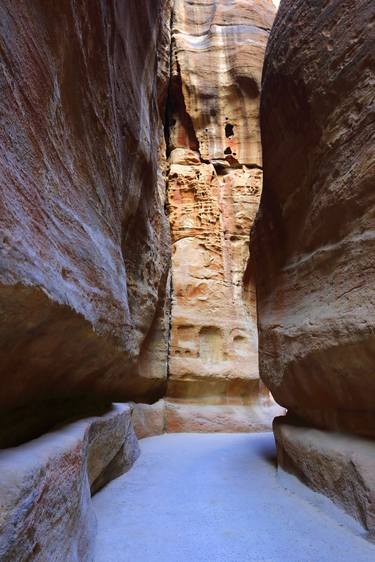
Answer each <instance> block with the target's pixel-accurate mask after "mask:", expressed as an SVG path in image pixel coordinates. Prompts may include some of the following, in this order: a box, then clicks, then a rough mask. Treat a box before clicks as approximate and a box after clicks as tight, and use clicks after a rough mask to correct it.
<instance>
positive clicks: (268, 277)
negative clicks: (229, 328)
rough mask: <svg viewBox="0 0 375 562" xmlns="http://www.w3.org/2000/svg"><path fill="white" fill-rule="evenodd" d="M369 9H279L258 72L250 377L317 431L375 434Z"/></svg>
mask: <svg viewBox="0 0 375 562" xmlns="http://www.w3.org/2000/svg"><path fill="white" fill-rule="evenodd" d="M374 18H375V4H374V3H373V2H371V1H370V0H361V1H360V2H358V3H356V6H355V9H353V4H352V3H351V2H350V1H349V0H347V1H346V0H345V1H341V0H340V1H339V0H330V1H328V2H315V3H306V2H303V1H297V2H294V1H293V2H292V1H291V0H290V1H289V0H285V1H284V2H282V3H281V7H280V10H279V12H278V16H277V19H276V22H275V25H274V28H273V32H272V34H271V38H270V42H269V47H268V51H267V57H266V62H265V69H264V81H263V94H262V108H261V121H262V140H263V150H264V191H263V196H262V202H261V206H260V214H259V219H258V220H257V221H256V225H255V231H254V239H253V245H252V249H253V255H254V258H255V262H256V263H255V272H256V280H257V293H258V313H259V328H260V369H261V376H262V378H263V380H264V381H265V382H266V384H267V385H268V386H269V388H270V389H271V390H272V392H273V394H274V396H275V398H276V399H277V400H278V401H279V402H280V403H281V404H283V405H284V406H286V407H287V408H289V409H290V410H291V411H293V412H294V413H297V414H299V415H300V416H301V417H302V418H304V419H305V420H308V421H311V422H314V423H317V424H319V425H321V426H323V427H328V428H333V429H335V428H337V429H344V430H349V431H353V432H358V433H362V434H371V435H375V433H374V432H375V424H374V421H375V372H374V365H375V337H374V327H375V293H374V290H373V287H374V282H375V261H374V251H375V220H374V217H375V215H374V209H375V192H374V189H373V182H374V173H375V155H374V128H373V120H374V112H375V106H374V61H375V49H374V47H375V41H374V33H373V25H374Z"/></svg>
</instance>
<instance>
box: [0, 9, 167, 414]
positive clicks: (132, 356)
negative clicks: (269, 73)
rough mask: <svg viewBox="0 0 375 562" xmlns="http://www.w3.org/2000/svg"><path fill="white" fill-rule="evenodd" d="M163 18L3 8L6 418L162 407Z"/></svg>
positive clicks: (0, 370) (2, 374)
mask: <svg viewBox="0 0 375 562" xmlns="http://www.w3.org/2000/svg"><path fill="white" fill-rule="evenodd" d="M170 9H171V6H170V1H169V0H153V1H152V2H149V1H148V0H129V1H127V2H121V1H119V0H110V1H104V0H99V1H98V2H90V1H89V0H83V1H82V2H78V3H76V2H73V1H71V0H62V1H59V2H57V3H56V2H44V1H43V0H36V1H33V2H12V1H11V0H5V1H4V2H1V6H0V49H1V53H2V65H1V74H0V84H1V91H2V96H1V116H0V120H1V126H0V173H1V177H2V182H1V208H0V221H1V241H0V252H1V254H0V260H1V262H0V314H1V318H2V321H1V325H0V365H1V367H0V380H1V387H2V392H1V397H0V408H1V411H2V413H4V412H7V411H9V410H11V409H13V410H14V409H15V408H19V407H22V406H24V405H26V404H35V403H36V402H37V401H38V402H42V401H44V400H45V399H47V398H48V399H51V398H53V399H58V398H60V397H64V398H66V397H69V398H71V397H79V396H82V395H84V396H94V395H95V396H99V397H100V398H101V399H104V398H106V399H117V400H127V399H129V398H132V399H140V398H141V399H143V400H146V401H147V400H153V399H155V398H156V397H157V396H159V395H161V394H163V392H164V388H165V384H166V360H165V359H166V353H167V332H168V322H166V321H165V310H166V308H165V305H166V302H167V301H168V295H167V287H168V283H167V276H168V269H169V259H170V240H169V226H168V220H167V218H166V215H165V212H164V203H165V144H164V130H163V117H164V112H165V103H166V94H167V89H168V80H169V45H170V37H169V33H170V32H169V29H170ZM151 356H152V358H153V359H152V360H153V363H152V364H151V363H150V357H151ZM51 415H52V412H51Z"/></svg>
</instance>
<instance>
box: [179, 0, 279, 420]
mask: <svg viewBox="0 0 375 562" xmlns="http://www.w3.org/2000/svg"><path fill="white" fill-rule="evenodd" d="M273 18H274V6H273V4H272V2H271V0H251V1H250V2H249V1H247V0H246V1H244V0H233V1H230V2H224V1H221V0H206V1H204V2H202V1H199V2H198V1H195V0H194V1H191V2H186V1H184V0H176V1H175V3H174V13H173V20H172V22H173V23H172V53H171V59H172V60H171V85H170V92H169V102H168V112H169V113H168V115H169V123H168V125H169V128H168V131H169V139H168V141H169V153H170V156H169V160H170V173H169V183H168V204H169V216H170V222H171V233H172V243H173V257H172V284H173V299H172V315H171V329H172V332H171V344H170V365H169V374H170V377H169V383H168V397H169V398H171V399H174V400H185V401H188V402H192V401H193V402H194V401H201V402H205V403H208V404H209V403H211V404H215V403H218V404H220V403H233V402H234V403H240V404H248V403H253V402H254V401H256V400H257V399H258V398H260V394H262V392H263V391H262V389H261V388H260V381H259V376H258V362H257V330H256V309H255V294H254V287H253V276H252V269H251V262H249V232H250V228H251V226H252V223H253V220H254V217H255V213H256V211H257V208H258V202H259V197H260V192H261V185H262V168H261V166H262V161H261V146H260V133H259V91H260V79H261V72H262V64H263V57H264V51H265V47H266V42H267V39H268V34H269V31H270V28H271V25H272V22H273ZM263 399H264V400H265V401H266V402H267V400H268V398H267V397H266V395H264V398H263ZM228 428H229V426H228Z"/></svg>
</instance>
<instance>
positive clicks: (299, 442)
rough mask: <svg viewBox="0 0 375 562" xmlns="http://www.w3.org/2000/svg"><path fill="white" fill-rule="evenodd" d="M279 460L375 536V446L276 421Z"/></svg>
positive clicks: (326, 432)
mask: <svg viewBox="0 0 375 562" xmlns="http://www.w3.org/2000/svg"><path fill="white" fill-rule="evenodd" d="M274 433H275V439H276V445H277V459H278V464H279V466H280V467H281V468H283V469H284V470H286V471H288V472H292V473H294V474H297V475H298V476H299V477H300V479H301V480H303V481H304V482H305V483H306V484H308V485H309V486H310V487H311V488H313V489H314V490H316V491H318V492H322V493H324V494H325V495H326V496H328V497H329V498H331V499H332V500H334V501H335V502H336V503H338V504H339V505H341V506H342V507H343V508H344V509H345V511H347V512H348V513H350V514H351V515H353V516H354V517H355V518H356V519H358V520H359V521H360V522H361V523H362V524H363V525H364V527H365V528H366V529H367V530H368V531H369V532H370V534H372V535H374V534H375V470H374V466H375V443H374V442H373V441H372V440H369V439H363V438H360V437H353V436H352V435H347V434H340V433H330V432H328V431H319V430H317V429H312V428H309V427H298V426H295V425H292V424H290V423H288V419H287V418H277V419H276V420H275V422H274Z"/></svg>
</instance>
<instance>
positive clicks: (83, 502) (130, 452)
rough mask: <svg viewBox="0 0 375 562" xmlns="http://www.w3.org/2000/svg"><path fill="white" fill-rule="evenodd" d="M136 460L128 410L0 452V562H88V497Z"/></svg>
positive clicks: (91, 541)
mask: <svg viewBox="0 0 375 562" xmlns="http://www.w3.org/2000/svg"><path fill="white" fill-rule="evenodd" d="M138 455H139V448H138V443H137V439H136V437H135V434H134V431H133V426H132V423H131V408H130V406H128V405H126V404H121V405H120V404H116V405H113V406H112V409H111V411H110V412H108V413H107V414H105V415H103V416H101V417H96V418H88V419H85V420H82V421H77V422H75V423H73V424H70V425H67V426H65V427H62V428H60V429H56V430H55V431H53V432H51V433H47V434H45V435H44V436H43V437H39V438H38V439H35V440H33V441H30V442H29V443H27V444H24V445H21V446H19V447H15V448H12V449H6V450H3V451H1V452H0V473H1V479H0V559H1V560H2V561H3V562H15V560H17V561H20V562H21V561H22V562H24V561H26V560H32V561H33V562H44V561H46V560H48V561H49V560H51V561H52V560H53V561H54V562H89V561H92V560H93V559H94V546H95V537H96V517H95V514H94V511H93V508H92V502H91V492H90V486H91V490H92V491H96V490H98V489H99V488H100V487H102V486H103V485H104V484H105V483H107V482H109V481H110V480H111V479H112V478H115V477H117V476H120V475H121V474H123V473H124V472H126V471H127V470H129V468H130V467H131V466H132V465H133V463H134V462H135V461H136V459H137V458H138Z"/></svg>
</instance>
